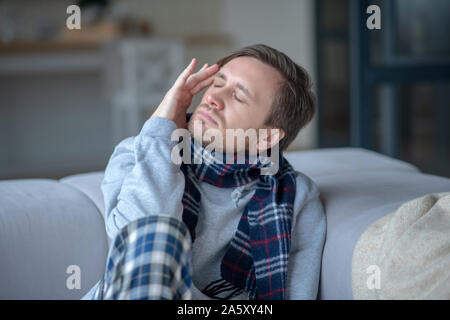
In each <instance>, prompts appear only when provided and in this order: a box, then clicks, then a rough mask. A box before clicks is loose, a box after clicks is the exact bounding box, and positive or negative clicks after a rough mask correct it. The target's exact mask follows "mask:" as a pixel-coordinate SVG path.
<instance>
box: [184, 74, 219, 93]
mask: <svg viewBox="0 0 450 320" xmlns="http://www.w3.org/2000/svg"><path fill="white" fill-rule="evenodd" d="M213 82H214V77H213V76H210V77H209V78H207V79H205V80H203V81H201V82H200V83H197V85H196V86H195V87H194V88H192V89H190V93H191V94H192V95H195V94H197V93H199V92H200V91H202V90H203V89H205V88H206V87H208V86H210V85H211V84H212V83H213Z"/></svg>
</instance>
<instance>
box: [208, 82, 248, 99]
mask: <svg viewBox="0 0 450 320" xmlns="http://www.w3.org/2000/svg"><path fill="white" fill-rule="evenodd" d="M213 87H214V88H222V87H223V86H219V85H217V84H215V85H213ZM233 97H234V99H235V100H236V101H238V102H240V103H244V101H242V100H241V99H239V98H238V97H237V95H236V92H235V91H234V92H233Z"/></svg>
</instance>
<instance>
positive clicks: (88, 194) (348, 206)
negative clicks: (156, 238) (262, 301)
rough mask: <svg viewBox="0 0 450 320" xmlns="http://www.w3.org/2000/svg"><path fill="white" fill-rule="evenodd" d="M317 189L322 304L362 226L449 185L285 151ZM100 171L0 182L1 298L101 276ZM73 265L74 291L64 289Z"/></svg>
mask: <svg viewBox="0 0 450 320" xmlns="http://www.w3.org/2000/svg"><path fill="white" fill-rule="evenodd" d="M286 157H287V158H288V160H289V161H290V162H291V164H292V165H293V166H294V167H295V168H296V169H297V170H299V171H301V172H303V173H305V174H306V175H308V176H310V177H311V178H312V179H313V180H314V181H315V182H316V184H317V185H318V187H319V189H320V191H321V198H322V201H323V203H324V206H325V210H326V215H327V240H326V244H325V247H324V252H323V259H322V270H321V279H320V296H319V297H320V298H321V299H352V282H351V262H352V255H353V249H354V247H355V244H356V242H357V240H358V238H359V237H360V236H361V234H362V233H363V232H364V230H366V228H367V227H368V226H369V225H370V224H371V223H372V222H374V221H376V220H377V219H380V218H381V217H383V216H385V215H387V214H389V213H391V212H393V211H395V210H396V209H397V208H398V207H399V206H400V205H401V204H402V203H404V202H405V201H408V200H411V199H414V198H417V197H420V196H422V195H425V194H429V193H436V192H445V191H450V179H448V178H444V177H438V176H433V175H427V174H423V173H421V172H420V171H419V170H418V169H417V168H416V167H414V166H412V165H410V164H408V163H405V162H403V161H399V160H395V159H392V158H389V157H386V156H383V155H381V154H378V153H375V152H372V151H367V150H363V149H358V148H336V149H320V150H312V151H297V152H289V153H286ZM102 178H103V172H101V171H100V172H89V173H83V174H77V175H72V176H68V177H65V178H62V179H60V180H51V179H16V180H2V181H0V257H1V258H0V299H80V298H81V297H82V296H83V295H84V294H85V293H86V292H87V291H89V289H90V288H91V287H92V286H93V285H94V284H95V283H96V282H97V281H98V280H99V279H100V277H101V276H102V274H103V271H104V268H105V262H106V256H107V250H108V246H109V243H110V239H108V237H107V235H106V232H105V228H104V220H103V215H104V204H103V198H102V193H101V190H100V183H101V181H102ZM74 265H75V266H78V267H79V271H80V273H79V276H80V278H79V279H80V284H81V286H80V288H79V289H78V288H73V287H72V286H70V285H68V283H67V282H68V279H69V278H70V277H71V276H72V275H73V273H72V272H73V269H70V268H69V267H70V266H74Z"/></svg>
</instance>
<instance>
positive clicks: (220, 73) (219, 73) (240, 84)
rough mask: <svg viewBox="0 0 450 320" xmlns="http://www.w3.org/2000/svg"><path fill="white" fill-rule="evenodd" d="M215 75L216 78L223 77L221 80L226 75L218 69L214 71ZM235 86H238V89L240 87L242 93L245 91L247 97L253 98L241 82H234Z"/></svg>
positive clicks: (225, 78) (224, 78)
mask: <svg viewBox="0 0 450 320" xmlns="http://www.w3.org/2000/svg"><path fill="white" fill-rule="evenodd" d="M216 77H218V78H221V79H223V80H225V81H226V80H227V76H226V75H225V74H224V73H222V72H220V71H218V72H217V73H216ZM236 87H238V88H239V89H241V90H242V91H243V92H244V93H245V95H246V96H247V97H248V98H250V99H252V100H253V96H252V94H251V93H250V91H248V89H247V88H246V87H245V86H244V85H243V84H242V83H239V82H238V83H236Z"/></svg>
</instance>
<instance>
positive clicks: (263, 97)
mask: <svg viewBox="0 0 450 320" xmlns="http://www.w3.org/2000/svg"><path fill="white" fill-rule="evenodd" d="M281 81H282V76H281V74H280V73H279V72H278V70H276V69H275V68H273V67H271V66H269V65H267V64H264V63H263V62H261V61H259V60H257V59H255V58H252V57H238V58H235V59H233V60H231V61H229V62H228V63H226V64H225V65H224V66H222V68H221V69H220V70H219V71H218V72H217V73H216V74H215V76H214V82H213V84H212V85H211V86H210V87H209V88H208V89H207V90H206V92H205V93H204V95H203V97H202V100H201V102H200V105H199V106H198V107H197V108H196V110H195V111H194V113H193V115H192V117H191V119H190V121H189V123H188V129H189V131H190V132H191V134H192V136H193V137H194V139H195V140H196V141H200V140H202V141H203V143H202V144H203V145H204V146H206V145H207V144H208V142H209V141H205V139H204V138H203V139H201V137H200V136H198V134H196V132H199V131H197V130H198V129H199V128H198V127H197V130H196V131H194V122H195V123H196V124H199V123H200V124H201V132H202V134H204V133H205V131H206V130H208V129H216V130H219V131H220V132H221V133H222V135H223V137H224V138H225V137H226V133H225V129H243V130H244V131H246V130H247V129H251V128H252V129H255V130H258V129H261V128H268V127H267V126H265V125H264V120H265V119H266V117H267V115H268V113H269V110H270V107H271V105H272V102H273V99H274V97H275V95H276V93H277V90H278V87H279V84H280V82H281ZM196 120H197V121H200V122H196ZM280 139H281V137H280ZM223 147H224V149H225V150H226V142H225V141H224V142H223ZM226 151H228V152H230V151H231V150H226ZM234 151H236V148H235V150H234Z"/></svg>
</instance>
